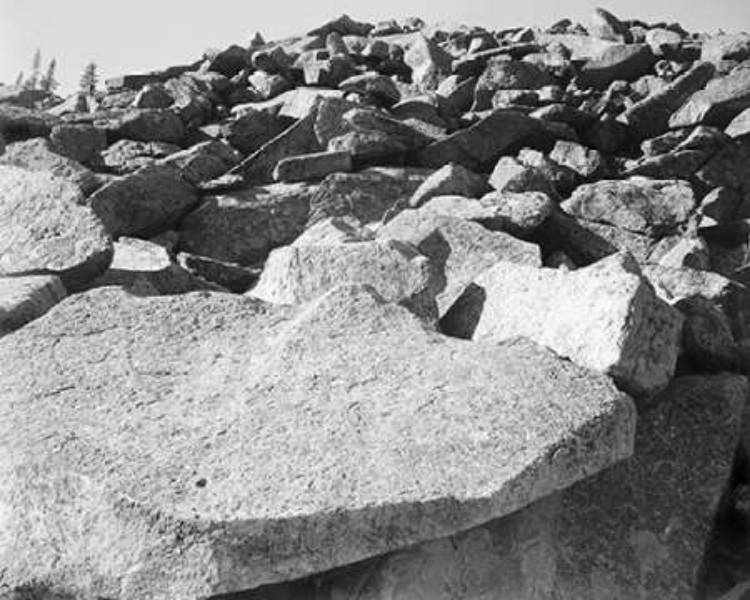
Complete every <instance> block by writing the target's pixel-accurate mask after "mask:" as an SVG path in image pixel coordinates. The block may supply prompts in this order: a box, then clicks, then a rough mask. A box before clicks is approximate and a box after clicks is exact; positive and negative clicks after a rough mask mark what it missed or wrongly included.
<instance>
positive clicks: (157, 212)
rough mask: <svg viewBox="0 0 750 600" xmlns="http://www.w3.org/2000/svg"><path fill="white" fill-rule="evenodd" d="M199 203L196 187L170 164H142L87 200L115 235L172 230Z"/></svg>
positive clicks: (151, 234)
mask: <svg viewBox="0 0 750 600" xmlns="http://www.w3.org/2000/svg"><path fill="white" fill-rule="evenodd" d="M197 203H198V195H197V192H196V190H195V188H194V187H193V186H191V185H190V184H188V183H186V182H185V180H183V179H182V177H180V173H179V170H178V169H177V168H176V167H174V166H171V165H154V166H150V167H143V168H142V169H139V170H138V171H136V172H135V173H132V174H130V175H125V176H124V177H121V178H119V179H116V180H114V181H112V182H110V183H108V184H107V185H105V186H104V187H102V188H100V189H99V190H97V191H96V192H95V193H94V194H93V195H92V196H91V197H90V198H89V199H88V201H87V204H88V205H89V206H90V207H91V209H92V210H93V211H94V213H96V215H97V216H98V217H99V218H100V219H101V220H102V223H104V226H105V227H106V228H107V231H108V232H109V233H110V235H111V236H113V237H115V238H117V237H120V236H123V235H125V236H131V237H149V236H153V235H156V234H159V233H162V232H164V231H167V230H169V229H172V228H173V227H174V225H176V224H177V222H178V221H179V220H180V219H181V218H182V217H184V216H185V215H186V214H187V213H188V212H190V210H192V209H193V208H194V207H195V205H196V204H197Z"/></svg>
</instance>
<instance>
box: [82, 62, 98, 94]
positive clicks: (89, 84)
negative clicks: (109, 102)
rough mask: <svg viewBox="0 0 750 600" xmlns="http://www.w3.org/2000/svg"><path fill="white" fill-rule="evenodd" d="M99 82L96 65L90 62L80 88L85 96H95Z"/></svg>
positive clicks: (84, 71) (84, 72)
mask: <svg viewBox="0 0 750 600" xmlns="http://www.w3.org/2000/svg"><path fill="white" fill-rule="evenodd" d="M98 82H99V75H98V74H97V72H96V63H94V62H90V63H89V64H88V65H86V68H85V69H84V70H83V74H82V75H81V84H80V88H81V91H82V92H83V93H84V94H93V93H94V92H95V91H96V84H97V83H98Z"/></svg>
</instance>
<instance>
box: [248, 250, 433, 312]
mask: <svg viewBox="0 0 750 600" xmlns="http://www.w3.org/2000/svg"><path fill="white" fill-rule="evenodd" d="M343 284H361V285H367V286H370V287H372V288H373V289H374V290H375V291H376V292H377V293H378V294H379V295H380V296H382V297H383V299H384V300H386V301H388V302H396V303H399V304H401V305H402V306H405V307H406V308H408V309H409V310H411V311H412V312H413V313H414V314H416V315H418V316H420V317H424V318H425V319H435V318H436V317H437V309H436V304H435V296H436V295H437V293H438V291H439V290H438V286H439V273H438V270H437V269H436V268H435V266H434V265H433V264H432V263H431V261H430V260H429V259H428V258H426V257H425V256H423V255H421V254H420V253H419V252H417V251H416V250H414V248H413V247H411V246H408V245H406V244H404V243H403V242H399V241H396V240H380V241H371V242H370V241H363V242H350V243H341V244H331V243H327V244H318V245H315V244H311V243H305V244H299V245H292V246H286V247H284V248H277V249H276V250H273V251H271V254H270V255H269V256H268V260H266V264H265V267H264V269H263V273H262V274H261V276H260V280H259V281H258V285H256V286H255V287H254V288H253V290H252V292H250V295H251V296H253V297H254V298H258V299H260V300H264V301H266V302H271V303H273V304H303V303H305V302H309V301H310V300H314V299H315V298H317V297H319V296H322V295H323V294H325V293H326V292H328V291H330V290H331V289H333V288H335V287H336V286H337V285H343Z"/></svg>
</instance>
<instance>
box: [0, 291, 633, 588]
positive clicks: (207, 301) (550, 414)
mask: <svg viewBox="0 0 750 600" xmlns="http://www.w3.org/2000/svg"><path fill="white" fill-rule="evenodd" d="M12 337H13V339H12V340H10V341H8V340H9V338H7V337H6V338H4V339H3V340H1V341H0V354H2V355H3V356H4V359H5V364H6V366H8V368H7V369H4V370H3V371H2V374H0V416H1V417H2V418H0V432H1V433H2V435H0V440H1V441H0V449H1V450H0V457H1V458H0V473H1V474H2V481H3V485H2V487H0V507H2V513H0V514H2V515H3V522H4V527H3V529H2V533H3V535H2V537H0V558H1V561H2V564H3V567H4V570H3V582H4V584H6V585H10V586H16V587H20V586H27V589H29V588H31V589H34V585H35V584H38V583H39V582H54V585H53V590H52V591H58V592H60V593H70V594H74V595H81V596H83V597H91V596H93V595H94V594H96V595H100V596H105V597H107V596H109V597H113V596H117V597H119V598H123V599H124V600H136V599H141V598H144V599H145V598H151V599H155V600H161V599H165V598H177V597H180V598H186V597H206V596H210V595H212V594H219V593H227V592H233V591H237V590H241V589H246V588H252V587H256V586H258V585H261V584H264V583H270V582H274V581H278V580H285V579H289V578H293V577H299V576H303V575H306V574H310V573H313V572H316V571H321V570H325V569H328V568H331V567H335V566H337V565H341V564H344V563H350V562H352V561H356V560H359V559H363V558H367V557H368V556H372V555H375V554H380V553H384V552H387V551H389V550H392V549H394V548H397V547H401V546H404V545H406V544H412V543H416V542H420V541H424V540H427V539H431V538H435V537H440V536H446V535H452V534H453V533H456V532H458V531H461V530H464V529H468V528H470V527H472V526H476V525H479V524H481V523H483V522H487V521H489V520H491V519H494V518H498V517H500V516H502V515H504V514H508V513H511V512H513V511H515V510H518V509H520V508H522V507H523V506H526V505H528V504H529V503H530V502H533V501H534V500H535V499H538V498H540V497H542V496H544V495H546V494H549V493H552V492H554V491H556V490H560V489H563V488H565V487H567V486H569V485H571V484H572V483H574V482H575V481H577V480H579V479H581V478H583V477H586V476H590V475H592V474H593V473H595V472H597V471H599V470H600V469H602V468H604V467H606V466H609V465H611V464H612V463H614V462H616V461H617V460H620V459H622V458H624V457H626V456H628V455H629V454H630V452H631V451H632V441H633V432H634V417H635V414H634V410H633V406H632V403H631V401H630V400H629V399H628V398H627V397H626V396H624V395H622V394H620V393H618V392H616V390H615V389H614V388H613V386H612V385H611V383H609V382H608V381H607V380H606V379H605V378H603V377H600V376H597V375H593V374H591V373H589V372H587V371H585V370H583V369H580V368H578V367H576V366H574V365H572V364H571V363H568V362H565V361H561V360H560V359H558V358H557V357H555V356H554V355H552V354H551V353H549V352H547V351H544V350H542V349H540V348H538V347H536V346H533V345H531V344H528V343H526V342H520V341H517V342H512V343H506V344H499V345H498V344H494V343H493V344H488V345H485V344H482V343H467V342H462V341H450V340H445V339H443V338H441V337H440V336H438V335H437V334H436V333H434V332H430V331H428V330H426V329H425V328H424V326H423V325H422V324H420V323H419V321H417V320H416V319H415V317H413V316H412V315H410V314H409V313H408V312H407V311H406V310H404V309H401V308H398V307H395V306H393V305H389V304H385V303H384V302H383V301H382V299H380V298H379V297H378V296H377V295H376V294H374V292H372V291H369V290H368V289H366V288H359V287H349V288H338V289H337V290H334V291H333V292H331V293H330V294H328V295H326V296H324V297H323V298H322V299H321V300H320V301H318V302H316V303H314V304H312V305H311V306H308V307H306V308H304V309H303V310H302V311H300V312H298V313H296V314H295V315H292V314H291V313H290V312H289V310H288V309H278V310H271V309H270V308H269V307H268V306H267V305H263V304H259V303H257V302H254V301H252V300H249V299H243V298H236V297H231V296H222V295H219V296H216V295H211V294H208V295H206V294H189V295H186V296H173V297H164V298H148V299H139V298H136V297H134V296H129V295H127V294H124V293H122V292H117V291H114V290H100V291H96V292H90V293H88V294H84V295H80V296H77V297H76V298H72V299H69V300H68V301H66V302H64V303H63V304H61V305H59V306H58V307H57V308H56V309H54V310H53V311H51V312H50V313H48V314H47V315H46V316H45V317H43V318H42V319H40V320H37V321H35V322H34V323H32V324H30V325H29V326H27V327H26V328H24V329H23V330H21V332H20V333H18V334H15V335H13V336H12ZM188 338H189V339H190V343H187V344H186V343H185V340H186V339H188ZM53 340H54V343H50V342H51V341H53ZM53 352H54V356H55V357H56V358H55V359H54V360H55V364H57V365H60V366H61V367H63V368H60V369H56V370H54V371H48V372H47V374H46V376H45V377H44V378H40V377H39V373H40V371H39V367H40V365H48V364H49V362H50V361H51V360H53V358H52V353H53ZM103 356H107V359H106V360H102V358H103ZM531 365H533V370H531V371H530V369H529V367H530V366H531ZM372 373H378V377H376V378H373V377H372V376H371V374H372ZM532 373H533V375H532ZM428 382H429V385H425V384H427V383H428ZM467 382H470V384H469V385H467ZM217 385H219V386H220V389H221V390H223V393H221V394H217ZM105 390H106V391H105ZM102 394H105V395H106V397H107V398H106V400H104V399H102V398H101V395H102ZM32 415H33V418H32ZM520 423H523V426H522V427H520V428H519V426H518V425H519V424H520ZM291 424H293V427H292V428H290V426H291ZM165 440H169V442H170V443H169V444H165ZM72 465H75V472H74V471H73V470H72V469H71V466H72ZM376 465H377V467H376ZM438 465H439V468H436V466H438ZM497 465H503V467H502V468H501V469H497V468H496V466H497ZM488 467H491V468H488ZM29 505H33V506H35V507H36V509H35V511H34V512H33V513H29V511H28V510H27V507H28V506H29ZM37 515H43V518H44V521H43V522H42V521H40V520H39V518H38V516H37ZM384 530H387V531H388V532H389V533H388V535H387V536H383V535H382V532H383V531H384ZM333 540H335V543H333V542H332V541H333Z"/></svg>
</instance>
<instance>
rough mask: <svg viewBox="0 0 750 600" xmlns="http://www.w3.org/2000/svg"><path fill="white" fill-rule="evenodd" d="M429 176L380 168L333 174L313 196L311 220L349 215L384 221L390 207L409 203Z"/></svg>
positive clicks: (360, 219)
mask: <svg viewBox="0 0 750 600" xmlns="http://www.w3.org/2000/svg"><path fill="white" fill-rule="evenodd" d="M425 179H426V176H425V175H417V174H414V175H409V174H405V176H399V175H398V174H397V175H396V176H391V175H388V174H383V173H378V172H376V171H362V172H360V173H349V174H347V173H336V174H333V175H329V176H328V177H326V178H325V179H324V180H323V183H322V184H321V186H320V189H319V190H318V192H317V193H316V194H315V197H314V198H313V200H312V204H311V207H310V224H311V225H312V224H314V223H316V222H317V221H320V220H321V219H325V218H328V217H345V216H352V217H355V218H356V219H358V220H359V221H360V222H362V223H372V222H375V221H380V220H381V219H382V218H383V216H384V215H385V214H386V213H387V212H388V211H389V210H390V209H392V208H394V207H396V208H403V207H405V206H407V205H408V201H409V198H411V196H412V195H413V194H414V192H415V191H416V190H417V189H418V188H419V186H420V185H422V184H423V183H424V181H425Z"/></svg>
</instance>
